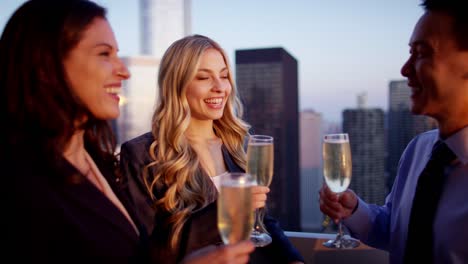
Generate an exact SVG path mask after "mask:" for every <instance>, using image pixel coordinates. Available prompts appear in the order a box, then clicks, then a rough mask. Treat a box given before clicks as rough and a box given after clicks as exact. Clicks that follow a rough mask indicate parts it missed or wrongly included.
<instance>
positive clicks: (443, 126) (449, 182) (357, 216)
mask: <svg viewBox="0 0 468 264" xmlns="http://www.w3.org/2000/svg"><path fill="white" fill-rule="evenodd" d="M422 6H423V7H424V9H425V13H424V14H423V15H422V16H421V18H420V19H419V21H418V23H417V24H416V26H415V28H414V31H413V34H412V36H411V39H410V42H409V46H410V56H409V59H408V61H407V62H406V63H405V64H404V65H403V67H402V69H401V73H402V75H403V76H405V77H406V78H407V79H408V85H409V86H410V88H411V91H412V95H411V101H412V106H411V111H412V112H413V113H414V114H421V115H427V116H431V117H433V118H434V119H435V120H436V121H437V122H438V126H439V129H437V130H432V131H429V132H426V133H423V134H421V135H418V136H417V137H415V138H414V139H413V140H412V141H411V142H410V143H409V144H408V146H407V148H406V149H405V151H404V153H403V154H402V156H401V159H400V163H399V165H398V166H399V167H398V175H397V178H396V180H395V183H394V185H393V187H392V190H391V192H390V194H389V195H388V196H387V198H386V201H385V205H383V206H378V205H373V204H367V203H366V202H364V201H363V200H361V199H360V198H359V197H358V196H357V195H356V194H355V193H354V192H353V191H352V190H347V191H346V192H344V193H341V194H340V196H337V195H336V194H334V193H332V192H331V191H330V190H329V189H328V188H327V187H326V186H324V187H323V188H322V190H321V191H320V209H321V210H322V212H323V213H325V214H327V215H329V216H330V217H331V218H333V219H334V220H335V221H336V220H337V219H343V220H344V221H343V223H344V224H345V225H346V227H348V229H349V230H350V232H351V235H352V236H354V237H356V238H359V239H360V240H361V241H363V242H364V243H366V244H368V245H370V246H374V247H377V248H380V249H384V250H387V251H389V253H390V262H391V263H410V262H411V261H408V258H407V254H408V252H407V251H408V250H407V246H408V244H409V243H407V242H408V232H409V230H410V229H411V230H413V229H414V223H413V224H411V225H410V216H411V217H412V214H411V212H412V207H414V203H413V202H414V200H413V199H414V197H415V193H416V186H417V185H418V179H419V177H420V174H421V172H422V171H423V170H424V168H425V167H426V164H427V163H428V161H429V158H430V156H431V152H432V149H433V146H434V144H435V143H436V142H437V141H439V140H441V141H443V142H444V143H445V144H446V145H447V146H448V148H449V149H450V150H451V151H452V152H453V154H455V156H456V158H455V160H453V161H452V162H451V163H449V164H447V165H446V166H444V168H443V169H444V171H443V173H441V174H442V175H441V177H443V184H441V186H442V187H441V189H442V192H441V194H440V198H439V199H438V203H436V205H435V206H434V207H435V208H436V209H435V214H434V217H433V219H427V221H433V222H431V223H432V224H431V225H430V228H429V230H427V232H431V230H430V229H432V233H430V237H431V240H432V241H429V246H428V247H427V248H425V249H424V250H425V251H423V252H422V255H424V254H426V255H427V258H428V259H430V262H433V263H468V244H467V243H466V240H467V239H468V201H467V200H466V198H465V197H468V196H467V192H468V8H467V6H468V4H467V1H464V0H425V1H423V3H422ZM423 212H424V210H423ZM420 222H424V221H420ZM409 226H411V227H409ZM431 244H432V247H431V246H430V245H431ZM405 254H406V255H405ZM424 263H426V262H424Z"/></svg>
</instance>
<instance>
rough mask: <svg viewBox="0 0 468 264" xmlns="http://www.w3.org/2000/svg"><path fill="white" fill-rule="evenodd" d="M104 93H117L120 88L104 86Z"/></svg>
mask: <svg viewBox="0 0 468 264" xmlns="http://www.w3.org/2000/svg"><path fill="white" fill-rule="evenodd" d="M106 93H110V94H119V93H120V88H116V87H109V88H106Z"/></svg>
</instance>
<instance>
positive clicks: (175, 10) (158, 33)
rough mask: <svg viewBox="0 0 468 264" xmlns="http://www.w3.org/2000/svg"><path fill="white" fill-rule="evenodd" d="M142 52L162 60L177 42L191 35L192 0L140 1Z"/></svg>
mask: <svg viewBox="0 0 468 264" xmlns="http://www.w3.org/2000/svg"><path fill="white" fill-rule="evenodd" d="M140 12H141V20H140V21H141V45H142V46H141V52H142V54H144V55H152V56H155V57H156V58H159V59H160V58H161V57H162V55H163V54H164V52H165V51H166V49H167V48H168V47H169V46H170V45H171V44H172V43H173V42H174V41H176V40H178V39H180V38H183V37H185V36H187V35H189V34H191V0H140Z"/></svg>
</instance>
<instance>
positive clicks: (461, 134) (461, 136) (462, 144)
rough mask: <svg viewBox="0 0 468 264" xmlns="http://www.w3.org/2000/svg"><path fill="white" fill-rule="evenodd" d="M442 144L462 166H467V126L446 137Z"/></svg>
mask: <svg viewBox="0 0 468 264" xmlns="http://www.w3.org/2000/svg"><path fill="white" fill-rule="evenodd" d="M444 142H445V143H446V144H447V146H448V147H449V148H450V149H451V150H452V151H453V153H455V155H457V158H458V160H460V161H461V162H462V163H463V164H464V165H466V164H468V126H466V127H464V128H462V129H461V130H460V131H458V132H457V133H455V134H453V135H451V136H450V137H448V138H447V139H446V140H444Z"/></svg>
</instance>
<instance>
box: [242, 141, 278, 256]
mask: <svg viewBox="0 0 468 264" xmlns="http://www.w3.org/2000/svg"><path fill="white" fill-rule="evenodd" d="M273 156H274V154H273V137H271V136H265V135H251V136H250V137H249V144H248V147H247V173H249V174H251V175H252V176H253V177H254V179H255V180H256V181H257V184H258V185H261V186H270V183H271V180H272V178H273ZM264 215H265V209H264V208H260V209H257V210H255V224H254V230H252V235H251V236H250V239H251V241H252V242H253V243H254V245H255V246H256V247H264V246H266V245H268V244H270V243H271V241H272V239H271V236H270V235H269V234H268V232H267V230H266V228H265V226H264V224H263V216H264Z"/></svg>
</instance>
